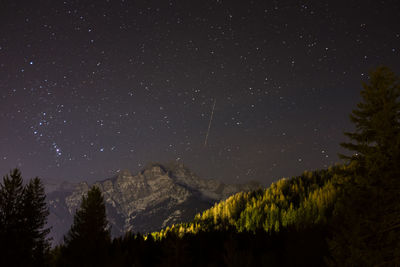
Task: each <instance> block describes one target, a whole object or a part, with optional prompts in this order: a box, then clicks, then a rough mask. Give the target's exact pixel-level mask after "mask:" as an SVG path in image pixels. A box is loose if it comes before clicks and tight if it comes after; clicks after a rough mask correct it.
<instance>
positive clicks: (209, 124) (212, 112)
mask: <svg viewBox="0 0 400 267" xmlns="http://www.w3.org/2000/svg"><path fill="white" fill-rule="evenodd" d="M216 103H217V99H215V100H214V105H213V107H212V110H211V117H210V122H209V123H208V130H207V134H206V139H205V140H204V146H207V140H208V134H209V133H210V128H211V122H212V119H213V116H214V109H215V104H216Z"/></svg>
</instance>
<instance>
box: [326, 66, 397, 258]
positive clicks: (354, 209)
mask: <svg viewBox="0 0 400 267" xmlns="http://www.w3.org/2000/svg"><path fill="white" fill-rule="evenodd" d="M363 87H364V89H363V90H362V92H361V96H362V102H360V103H359V104H358V105H357V109H355V110H353V112H352V114H351V115H350V119H351V121H352V122H353V123H354V124H355V132H347V133H345V135H346V136H348V137H349V138H350V139H351V142H348V143H343V144H342V146H343V147H345V148H347V149H349V150H351V151H353V152H354V154H353V155H350V156H343V155H342V157H343V158H346V159H348V160H349V172H348V173H347V177H346V178H344V179H343V181H342V184H341V187H342V196H341V198H340V201H338V204H337V205H336V209H335V213H336V217H335V218H336V220H335V221H334V222H333V225H336V226H335V227H334V237H333V239H332V240H331V242H330V246H331V251H332V256H333V257H332V259H331V260H332V265H340V266H345V265H351V266H366V265H368V266H369V265H379V264H384V265H399V264H400V216H399V214H400V205H399V202H398V194H399V192H400V164H399V162H400V99H399V97H400V83H399V79H398V77H396V76H395V74H394V73H393V72H391V71H390V70H389V69H388V68H386V67H380V68H378V69H377V70H376V71H374V72H372V73H371V75H370V80H369V83H368V84H364V85H363ZM396 199H397V200H396ZM396 255H397V256H396Z"/></svg>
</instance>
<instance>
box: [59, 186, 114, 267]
mask: <svg viewBox="0 0 400 267" xmlns="http://www.w3.org/2000/svg"><path fill="white" fill-rule="evenodd" d="M64 241H65V252H64V253H65V254H64V256H66V258H65V261H66V263H67V265H70V266H72V265H73V266H105V265H106V262H107V249H108V246H109V244H110V231H109V229H108V222H107V217H106V209H105V204H104V199H103V196H102V194H101V191H100V189H99V188H98V187H95V186H94V187H92V188H91V189H90V190H89V191H88V194H87V196H83V197H82V202H81V205H80V208H79V210H77V211H76V213H75V216H74V222H73V224H72V226H71V229H70V230H69V232H68V234H67V235H66V236H65V238H64Z"/></svg>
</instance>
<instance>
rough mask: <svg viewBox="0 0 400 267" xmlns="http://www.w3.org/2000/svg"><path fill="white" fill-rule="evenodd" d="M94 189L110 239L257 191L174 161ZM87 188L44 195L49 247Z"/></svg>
mask: <svg viewBox="0 0 400 267" xmlns="http://www.w3.org/2000/svg"><path fill="white" fill-rule="evenodd" d="M94 185H96V186H98V187H99V188H100V189H101V191H102V192H103V196H104V199H105V202H106V209H107V216H108V220H109V222H110V225H111V233H112V235H113V236H119V235H121V234H123V233H125V232H126V231H134V232H142V233H145V232H149V231H155V230H159V229H161V228H163V227H166V226H169V225H172V224H174V223H179V222H183V221H189V220H191V219H193V217H194V215H195V214H197V213H198V212H201V211H203V210H205V209H207V208H210V207H211V206H212V205H213V204H214V203H215V202H218V201H220V200H223V199H226V198H227V197H229V196H230V195H232V194H235V193H237V192H240V191H248V190H254V189H257V188H259V187H260V184H258V183H256V182H251V183H248V184H229V185H227V184H224V183H222V182H219V181H216V180H206V179H201V178H199V177H198V176H197V175H196V174H194V173H193V172H191V171H190V170H189V169H187V168H186V167H185V166H184V165H183V164H178V163H170V164H159V163H154V164H150V165H148V166H147V167H146V168H144V169H143V170H142V171H141V172H139V173H138V174H136V175H132V174H131V172H130V171H128V170H124V171H121V172H119V173H118V174H117V175H116V176H115V177H113V178H110V179H106V180H103V181H99V182H96V183H94ZM90 186H91V185H90V184H88V183H87V182H82V183H79V184H76V185H74V186H65V185H64V186H63V187H61V188H60V189H53V190H52V191H51V192H49V193H48V197H47V199H48V203H49V207H50V216H49V225H50V226H51V227H52V231H51V236H52V238H53V242H54V243H59V242H60V241H61V240H62V236H63V235H64V234H65V233H66V232H67V231H68V229H69V227H70V225H71V223H72V220H73V214H74V213H75V210H76V209H77V208H78V207H79V204H80V201H81V198H82V195H83V194H86V193H87V191H88V190H89V188H90Z"/></svg>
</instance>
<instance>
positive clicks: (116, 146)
mask: <svg viewBox="0 0 400 267" xmlns="http://www.w3.org/2000/svg"><path fill="white" fill-rule="evenodd" d="M399 12H400V2H398V1H394V0H393V1H358V0H356V1H292V0H290V1H289V0H287V1H222V0H219V1H218V0H217V1H183V0H182V1H172V0H171V1H128V0H125V1H111V0H110V1H25V2H23V1H6V3H2V7H1V16H0V29H1V31H0V32H1V35H0V125H1V129H2V131H1V132H0V171H1V173H2V174H5V173H7V172H8V171H9V170H10V169H11V168H14V167H19V168H21V169H22V173H23V175H24V177H27V178H28V177H31V176H40V177H42V178H45V179H54V180H57V181H61V180H69V181H78V180H89V181H94V180H100V179H105V178H108V177H110V176H112V175H114V174H115V173H116V172H117V171H119V170H120V169H130V170H132V171H138V170H140V169H141V168H143V167H144V166H145V165H146V163H148V162H154V161H158V162H167V161H182V162H184V163H185V165H187V166H188V167H189V168H190V169H192V170H193V171H195V172H196V173H197V174H199V175H200V176H201V177H204V178H215V179H219V180H221V181H224V182H246V181H249V180H258V181H261V182H262V183H264V184H269V183H270V182H271V181H273V180H276V179H278V178H281V177H287V176H292V175H297V174H300V173H301V172H302V171H304V170H306V169H307V170H312V169H318V168H325V167H327V166H330V165H332V164H335V163H336V162H339V159H338V157H337V153H338V152H340V151H341V149H340V146H339V143H340V142H342V141H344V137H343V131H345V130H349V129H351V127H352V126H351V124H350V122H349V120H348V114H349V113H350V112H351V110H352V109H353V108H354V107H355V105H356V103H357V102H358V101H359V92H360V90H361V81H362V80H366V79H368V72H369V71H370V70H372V69H374V68H375V67H377V66H379V65H382V64H383V65H386V66H388V67H390V68H392V69H393V70H394V71H395V72H397V73H399V71H400V65H399V62H400V27H399V25H400V17H399V16H398V14H399ZM215 100H216V106H215V111H214V116H213V120H212V124H211V128H210V132H209V136H208V141H207V146H204V141H205V136H206V133H207V129H208V124H209V120H210V115H211V109H212V107H213V103H214V101H215Z"/></svg>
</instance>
